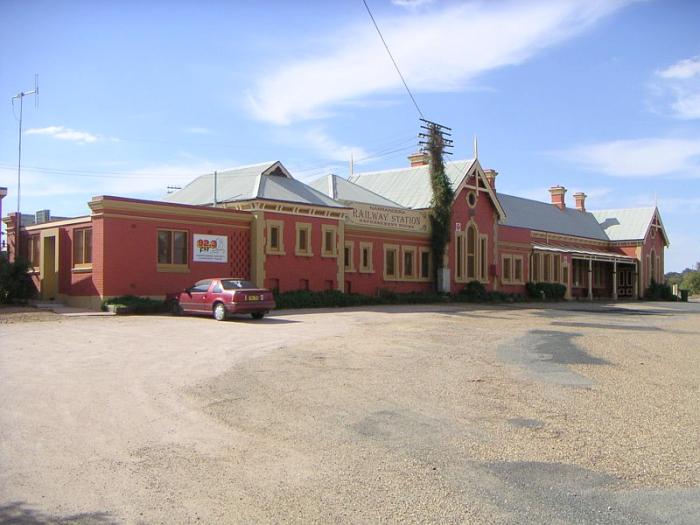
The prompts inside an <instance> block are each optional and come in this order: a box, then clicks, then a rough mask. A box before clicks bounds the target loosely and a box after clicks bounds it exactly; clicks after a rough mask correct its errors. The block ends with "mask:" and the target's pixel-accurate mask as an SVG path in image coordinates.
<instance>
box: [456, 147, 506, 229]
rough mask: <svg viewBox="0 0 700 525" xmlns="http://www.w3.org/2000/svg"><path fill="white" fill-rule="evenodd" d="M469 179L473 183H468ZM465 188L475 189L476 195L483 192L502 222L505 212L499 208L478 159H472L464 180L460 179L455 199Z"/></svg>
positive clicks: (499, 204)
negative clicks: (472, 179)
mask: <svg viewBox="0 0 700 525" xmlns="http://www.w3.org/2000/svg"><path fill="white" fill-rule="evenodd" d="M471 178H474V182H473V183H470V182H469V180H470V179H471ZM479 182H481V184H479ZM465 188H473V189H475V190H476V192H477V195H478V193H479V192H480V191H485V192H486V193H487V194H488V196H489V198H490V199H491V203H492V204H493V207H494V208H496V212H497V213H498V220H503V219H505V218H506V212H505V210H504V209H503V206H501V203H500V202H499V200H498V197H496V192H495V191H494V190H493V188H492V187H491V185H490V184H489V181H488V179H487V178H486V174H485V173H484V169H483V168H482V167H481V164H480V163H479V159H474V160H473V161H472V163H471V165H470V166H469V168H468V169H467V173H466V174H465V175H464V178H462V181H461V182H460V183H459V185H458V186H457V188H455V199H456V198H457V196H458V195H459V194H460V192H461V191H462V190H463V189H465Z"/></svg>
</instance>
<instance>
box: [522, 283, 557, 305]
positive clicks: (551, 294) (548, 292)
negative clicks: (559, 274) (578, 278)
mask: <svg viewBox="0 0 700 525" xmlns="http://www.w3.org/2000/svg"><path fill="white" fill-rule="evenodd" d="M525 293H527V296H528V298H530V299H538V300H550V301H559V300H562V299H564V296H565V295H566V286H564V285H563V284H559V283H533V282H529V283H525Z"/></svg>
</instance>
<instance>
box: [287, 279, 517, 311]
mask: <svg viewBox="0 0 700 525" xmlns="http://www.w3.org/2000/svg"><path fill="white" fill-rule="evenodd" d="M524 299H525V298H524V297H523V296H521V295H518V294H505V293H500V292H487V291H486V288H484V285H483V284H481V283H480V282H478V281H472V282H470V283H468V284H467V285H466V286H465V287H464V289H463V290H462V291H460V292H459V293H458V294H454V295H448V294H438V293H434V292H426V293H416V292H412V293H396V292H392V291H389V290H380V291H379V293H378V294H377V295H362V294H356V293H342V292H340V291H338V290H327V291H324V292H311V291H307V290H295V291H292V292H282V293H275V302H276V303H277V309H279V310H282V309H287V308H329V307H342V306H372V305H381V304H429V303H475V302H520V301H523V300H524Z"/></svg>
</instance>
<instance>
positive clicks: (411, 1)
mask: <svg viewBox="0 0 700 525" xmlns="http://www.w3.org/2000/svg"><path fill="white" fill-rule="evenodd" d="M434 1H435V0H391V3H392V4H394V5H395V6H397V7H403V8H404V9H408V10H410V11H413V10H414V9H418V8H420V7H424V6H427V5H430V4H432V3H433V2H434Z"/></svg>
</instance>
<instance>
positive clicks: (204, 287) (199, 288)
mask: <svg viewBox="0 0 700 525" xmlns="http://www.w3.org/2000/svg"><path fill="white" fill-rule="evenodd" d="M209 286H211V279H205V280H204V281H197V282H196V283H195V284H194V286H193V287H192V288H190V293H192V292H198V293H206V292H207V291H208V290H209Z"/></svg>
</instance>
